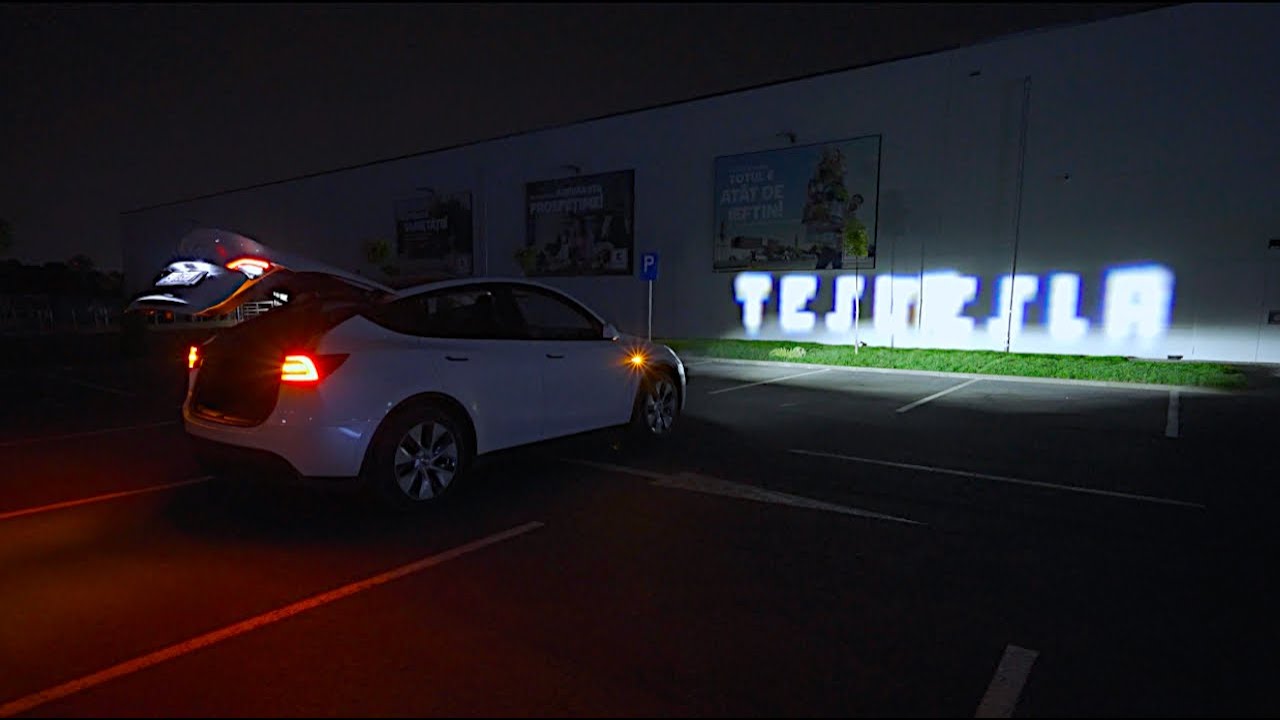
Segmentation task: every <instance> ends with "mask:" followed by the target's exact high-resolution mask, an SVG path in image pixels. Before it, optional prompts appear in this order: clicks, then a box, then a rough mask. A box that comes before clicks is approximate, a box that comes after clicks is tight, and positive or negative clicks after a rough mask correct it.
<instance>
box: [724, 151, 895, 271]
mask: <svg viewBox="0 0 1280 720" xmlns="http://www.w3.org/2000/svg"><path fill="white" fill-rule="evenodd" d="M715 177H716V180H715V183H716V186H715V191H716V202H715V208H716V210H715V228H714V231H715V251H714V253H713V255H712V257H713V260H712V263H713V267H714V269H715V270H745V269H755V270H825V269H837V270H838V269H841V268H849V269H853V268H874V267H875V257H876V208H877V199H878V195H879V190H880V136H879V135H870V136H867V137H861V138H854V139H852V140H841V141H836V142H825V143H815V144H813V145H803V146H798V147H789V148H784V149H781V150H766V151H762V152H754V153H747V154H744V155H730V156H724V157H718V158H716V163H715Z"/></svg>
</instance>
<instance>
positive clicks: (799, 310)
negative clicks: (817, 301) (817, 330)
mask: <svg viewBox="0 0 1280 720" xmlns="http://www.w3.org/2000/svg"><path fill="white" fill-rule="evenodd" d="M778 285H779V286H781V289H780V290H779V292H778V324H780V325H782V329H783V330H785V331H787V332H789V333H804V332H809V331H810V330H813V326H814V324H815V323H816V322H817V316H816V315H814V314H813V313H812V312H811V311H809V310H805V307H806V306H807V305H808V304H809V301H810V300H812V299H813V296H814V295H817V294H818V277H817V276H816V275H784V276H783V278H782V280H781V281H780V282H779V283H778Z"/></svg>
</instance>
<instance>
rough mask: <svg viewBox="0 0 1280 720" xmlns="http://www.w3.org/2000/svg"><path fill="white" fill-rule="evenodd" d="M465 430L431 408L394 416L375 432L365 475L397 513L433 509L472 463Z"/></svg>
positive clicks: (450, 416)
mask: <svg viewBox="0 0 1280 720" xmlns="http://www.w3.org/2000/svg"><path fill="white" fill-rule="evenodd" d="M468 437H469V436H468V433H467V432H466V425H465V424H464V422H463V421H462V420H460V419H459V418H457V417H456V416H455V415H454V414H453V413H452V412H450V411H448V410H446V409H445V408H443V407H441V406H439V405H436V404H433V403H415V404H414V405H412V406H409V407H406V408H402V409H399V410H396V411H395V412H394V413H392V414H391V415H389V416H387V419H386V420H384V421H383V424H382V426H381V427H380V428H378V433H377V435H375V437H374V445H373V448H372V455H371V456H370V458H369V460H370V462H369V464H368V467H367V468H366V472H367V474H368V476H369V477H368V478H367V480H369V481H370V482H371V484H372V485H373V488H374V490H375V491H376V492H377V493H378V495H379V497H380V499H382V500H383V501H385V502H386V503H387V504H389V505H391V506H392V507H396V508H403V509H412V508H418V507H424V506H427V505H434V504H436V503H437V502H438V501H439V500H440V499H441V498H443V497H446V496H447V495H448V494H449V493H450V491H451V490H452V489H453V488H454V487H455V486H456V485H457V483H458V481H459V480H460V479H461V478H462V476H463V475H464V474H465V472H466V470H467V467H468V465H469V464H470V460H471V452H472V450H471V447H470V444H469V440H468Z"/></svg>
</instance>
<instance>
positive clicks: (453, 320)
mask: <svg viewBox="0 0 1280 720" xmlns="http://www.w3.org/2000/svg"><path fill="white" fill-rule="evenodd" d="M499 302H500V300H499V298H498V297H496V295H495V293H494V292H493V291H492V290H491V289H490V288H487V287H473V286H471V287H458V288H447V289H444V290H437V291H435V292H427V293H422V294H420V295H412V296H410V297H407V298H402V299H400V300H396V301H394V302H391V303H388V304H387V305H384V306H382V307H380V308H378V309H377V310H375V311H374V312H372V313H370V315H369V319H371V320H373V321H374V322H376V323H378V324H379V325H382V326H383V327H385V328H388V329H390V330H393V331H395V332H398V333H404V334H406V335H418V336H421V337H439V338H476V339H504V338H511V337H513V336H514V334H515V323H513V322H511V321H510V319H509V318H507V317H505V316H506V315H507V314H506V313H502V312H500V310H499Z"/></svg>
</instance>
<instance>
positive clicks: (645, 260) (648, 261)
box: [640, 252, 658, 282]
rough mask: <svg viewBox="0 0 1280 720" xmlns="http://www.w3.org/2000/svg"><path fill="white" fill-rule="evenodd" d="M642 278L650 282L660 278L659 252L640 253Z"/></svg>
mask: <svg viewBox="0 0 1280 720" xmlns="http://www.w3.org/2000/svg"><path fill="white" fill-rule="evenodd" d="M640 279H641V280H648V281H650V282H652V281H654V280H657V279H658V253H656V252H647V253H641V254H640Z"/></svg>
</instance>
